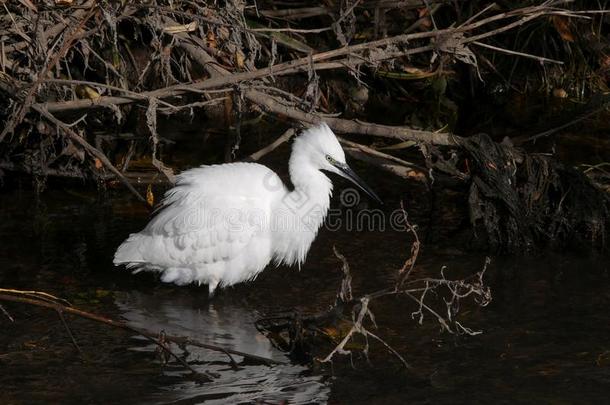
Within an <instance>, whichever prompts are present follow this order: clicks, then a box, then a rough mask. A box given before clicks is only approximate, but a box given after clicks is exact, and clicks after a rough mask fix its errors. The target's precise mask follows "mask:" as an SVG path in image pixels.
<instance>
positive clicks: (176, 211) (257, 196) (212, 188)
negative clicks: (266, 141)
mask: <svg viewBox="0 0 610 405" xmlns="http://www.w3.org/2000/svg"><path fill="white" fill-rule="evenodd" d="M321 170H325V171H329V172H335V173H337V174H340V175H342V176H345V177H348V178H350V179H351V180H352V181H355V182H356V184H358V182H361V181H360V180H359V179H358V178H357V176H355V174H354V173H353V172H352V171H351V170H350V169H349V167H348V166H347V165H346V163H345V154H344V152H343V149H342V148H341V146H340V145H339V142H338V141H337V138H336V137H335V135H334V134H333V132H332V131H331V129H330V128H329V127H328V126H327V125H326V124H321V125H319V126H317V127H315V128H311V129H308V130H306V131H305V132H304V133H303V134H302V135H300V136H299V137H297V138H296V139H295V141H294V144H293V147H292V153H291V156H290V161H289V171H290V178H291V181H292V183H293V185H294V190H292V191H290V190H288V189H287V188H286V186H285V185H284V184H283V182H282V181H281V180H280V178H279V177H278V176H277V175H276V174H275V173H274V172H273V171H271V170H270V169H268V168H267V167H265V166H263V165H260V164H257V163H230V164H222V165H213V166H201V167H199V168H195V169H191V170H187V171H185V172H183V173H181V174H180V175H178V176H177V181H176V185H175V187H174V188H172V189H171V190H169V191H168V192H167V193H166V194H165V197H164V199H163V201H162V202H161V207H160V209H159V212H158V213H157V214H156V216H155V217H154V218H153V219H152V220H151V221H150V222H149V223H148V225H147V226H146V228H144V230H143V231H141V232H139V233H134V234H131V235H130V236H129V238H127V240H125V241H124V242H123V244H121V246H119V248H118V249H117V251H116V253H115V256H114V264H115V265H121V264H125V265H127V268H129V269H133V270H135V271H139V270H152V271H158V272H161V273H162V275H161V279H162V280H163V281H164V282H168V283H176V284H179V285H183V284H189V283H198V284H207V285H208V287H209V290H210V293H213V292H214V289H215V288H216V287H217V286H223V287H224V286H230V285H233V284H236V283H239V282H242V281H246V280H251V279H253V278H255V277H256V276H257V275H258V274H259V273H260V272H261V271H262V270H263V269H264V268H265V267H266V266H267V265H268V264H269V263H270V262H271V261H274V262H275V263H276V264H280V263H284V264H287V265H294V264H298V265H299V266H300V265H301V264H302V263H303V262H304V261H305V257H306V255H307V252H308V251H309V248H310V246H311V243H312V242H313V240H314V239H315V237H316V234H317V232H318V229H319V228H320V226H321V225H322V223H323V221H324V218H325V216H326V213H327V212H328V208H329V204H330V197H331V194H332V188H333V187H332V183H331V181H330V179H329V178H328V177H327V176H326V175H325V174H324V173H323V172H322V171H321ZM358 185H359V186H361V187H363V185H362V184H358ZM363 189H364V190H365V191H367V192H369V193H370V194H371V195H373V197H376V196H375V195H374V193H372V192H371V191H370V190H369V189H367V188H366V186H364V188H363Z"/></svg>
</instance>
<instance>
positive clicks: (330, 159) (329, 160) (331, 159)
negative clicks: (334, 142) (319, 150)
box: [326, 155, 335, 163]
mask: <svg viewBox="0 0 610 405" xmlns="http://www.w3.org/2000/svg"><path fill="white" fill-rule="evenodd" d="M326 160H328V162H329V163H333V162H334V161H335V159H333V158H332V157H331V156H330V155H326Z"/></svg>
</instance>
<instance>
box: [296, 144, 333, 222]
mask: <svg viewBox="0 0 610 405" xmlns="http://www.w3.org/2000/svg"><path fill="white" fill-rule="evenodd" d="M299 152H300V151H299V150H295V151H293V152H292V155H291V156H290V162H289V163H288V170H289V171H290V181H292V184H293V185H294V191H293V193H294V192H298V193H305V194H306V195H307V197H309V199H311V200H313V201H315V202H317V203H319V204H320V205H321V206H322V207H323V208H325V209H326V210H327V209H328V206H329V204H330V196H331V193H332V191H333V184H332V183H331V181H330V179H329V178H328V177H326V175H325V174H324V173H322V172H321V171H320V170H319V169H318V168H317V167H315V166H314V165H313V164H312V163H311V162H310V160H309V157H308V156H307V154H306V153H299Z"/></svg>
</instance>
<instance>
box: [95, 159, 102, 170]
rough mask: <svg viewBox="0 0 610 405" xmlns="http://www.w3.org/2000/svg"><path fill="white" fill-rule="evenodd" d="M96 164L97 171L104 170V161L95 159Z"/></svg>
mask: <svg viewBox="0 0 610 405" xmlns="http://www.w3.org/2000/svg"><path fill="white" fill-rule="evenodd" d="M94 162H95V168H96V169H97V170H99V169H101V168H102V166H103V164H102V161H101V160H99V159H98V158H95V160H94Z"/></svg>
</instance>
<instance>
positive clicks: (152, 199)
mask: <svg viewBox="0 0 610 405" xmlns="http://www.w3.org/2000/svg"><path fill="white" fill-rule="evenodd" d="M146 202H147V203H148V205H150V206H151V207H152V206H153V205H154V204H155V195H154V194H153V191H152V184H149V185H148V188H147V189H146Z"/></svg>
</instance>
